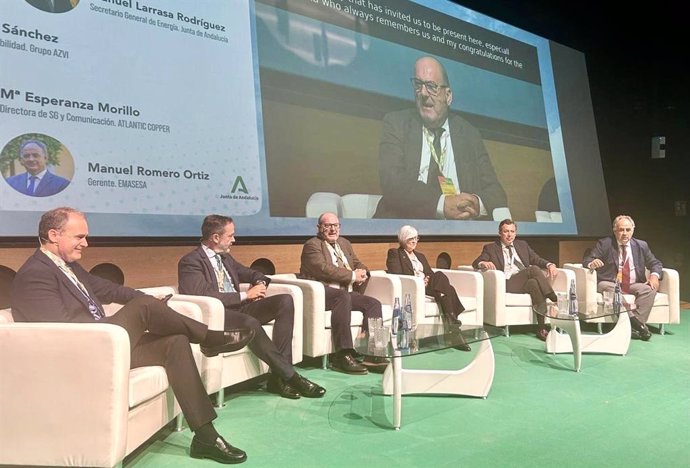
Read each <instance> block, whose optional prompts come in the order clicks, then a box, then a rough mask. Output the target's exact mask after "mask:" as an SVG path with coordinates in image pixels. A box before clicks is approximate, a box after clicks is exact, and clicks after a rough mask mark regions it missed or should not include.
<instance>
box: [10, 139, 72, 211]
mask: <svg viewBox="0 0 690 468" xmlns="http://www.w3.org/2000/svg"><path fill="white" fill-rule="evenodd" d="M19 164H21V165H22V166H24V169H26V172H24V173H23V174H17V175H13V176H12V177H8V178H7V183H8V184H10V187H12V188H13V189H15V190H16V191H18V192H20V193H23V194H24V195H29V196H31V197H48V196H50V195H55V194H56V193H58V192H61V191H62V190H64V189H65V187H67V186H68V185H69V180H67V179H65V178H62V177H60V176H57V175H55V174H53V173H52V172H50V171H49V170H48V168H47V164H48V147H47V146H46V145H45V143H43V142H42V141H39V140H26V141H25V142H23V143H22V144H21V145H20V146H19Z"/></svg>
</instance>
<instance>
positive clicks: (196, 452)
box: [189, 436, 247, 465]
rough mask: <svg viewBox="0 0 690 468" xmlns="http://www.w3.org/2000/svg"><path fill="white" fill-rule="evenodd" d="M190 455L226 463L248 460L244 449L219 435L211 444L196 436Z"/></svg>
mask: <svg viewBox="0 0 690 468" xmlns="http://www.w3.org/2000/svg"><path fill="white" fill-rule="evenodd" d="M189 455H190V456H191V457H192V458H210V459H211V460H215V461H217V462H218V463H224V464H226V465H230V464H234V463H242V462H244V461H247V454H246V453H245V452H244V450H241V449H238V448H237V447H233V446H232V445H230V444H229V443H228V442H227V441H226V440H225V439H223V438H222V437H218V438H217V439H216V441H215V442H214V443H212V444H209V443H208V442H204V441H202V440H201V439H200V438H198V437H196V436H194V438H193V439H192V446H191V447H190V449H189Z"/></svg>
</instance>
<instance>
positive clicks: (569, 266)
mask: <svg viewBox="0 0 690 468" xmlns="http://www.w3.org/2000/svg"><path fill="white" fill-rule="evenodd" d="M563 268H564V269H566V270H570V271H572V272H573V273H574V274H575V288H576V289H577V297H578V298H579V299H580V300H581V301H586V302H587V303H588V304H595V303H596V302H597V273H596V271H594V270H590V269H589V268H585V267H583V266H582V264H581V263H564V264H563Z"/></svg>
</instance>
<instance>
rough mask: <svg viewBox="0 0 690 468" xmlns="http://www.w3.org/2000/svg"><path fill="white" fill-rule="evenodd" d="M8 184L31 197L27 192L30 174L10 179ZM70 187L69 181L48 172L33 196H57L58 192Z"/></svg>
mask: <svg viewBox="0 0 690 468" xmlns="http://www.w3.org/2000/svg"><path fill="white" fill-rule="evenodd" d="M7 183H8V184H10V186H11V187H12V188H13V189H15V190H16V191H17V192H20V193H23V194H24V195H29V193H28V192H27V187H28V184H29V173H28V172H24V173H23V174H17V175H13V176H12V177H8V178H7ZM68 185H69V180H67V179H64V178H62V177H60V176H57V175H55V174H53V173H52V172H50V171H46V173H45V175H44V176H43V178H42V179H41V182H39V184H38V186H37V187H36V188H35V189H34V193H32V194H31V196H32V197H48V196H50V195H55V194H56V193H58V192H62V191H63V190H64V189H65V188H66V187H67V186H68Z"/></svg>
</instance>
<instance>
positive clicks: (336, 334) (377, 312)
mask: <svg viewBox="0 0 690 468" xmlns="http://www.w3.org/2000/svg"><path fill="white" fill-rule="evenodd" d="M324 289H325V292H326V309H327V310H330V311H331V335H332V337H333V346H334V347H335V350H336V351H340V350H342V349H352V348H353V344H352V332H351V330H350V321H351V316H352V311H353V310H358V311H360V312H362V314H363V315H364V317H363V319H362V330H363V331H366V330H367V328H368V326H369V324H368V322H367V319H369V318H378V317H381V303H380V302H379V301H378V300H377V299H374V298H373V297H369V296H365V295H363V294H360V293H358V292H348V291H347V290H345V289H338V288H332V287H330V286H326V287H325V288H324Z"/></svg>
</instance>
